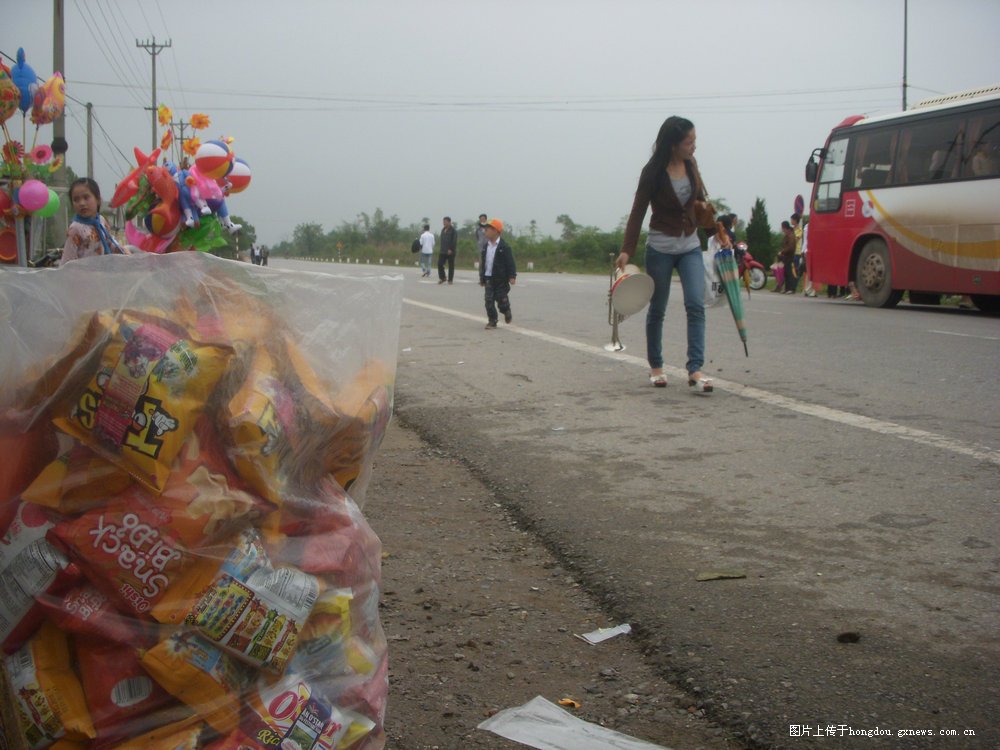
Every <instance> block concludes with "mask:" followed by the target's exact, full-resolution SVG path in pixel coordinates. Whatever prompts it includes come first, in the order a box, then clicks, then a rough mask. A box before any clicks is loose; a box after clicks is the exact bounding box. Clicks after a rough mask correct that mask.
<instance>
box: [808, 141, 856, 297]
mask: <svg viewBox="0 0 1000 750" xmlns="http://www.w3.org/2000/svg"><path fill="white" fill-rule="evenodd" d="M847 144H848V138H847V136H846V135H844V136H842V137H834V138H832V139H831V140H830V142H829V144H828V145H827V147H826V153H825V155H824V156H823V164H822V166H821V168H820V171H819V176H818V179H817V180H816V186H815V188H814V190H813V205H812V207H811V209H812V210H811V211H810V216H809V224H810V227H809V275H810V278H812V280H813V281H819V282H820V283H823V284H835V285H837V286H847V277H848V273H849V263H850V252H849V251H848V252H847V253H846V258H845V252H844V251H843V249H842V248H844V246H845V244H846V243H849V242H850V234H851V230H849V229H848V228H847V227H845V226H844V222H843V221H842V220H841V215H842V211H843V188H844V172H845V165H846V163H847ZM847 246H848V247H849V244H847Z"/></svg>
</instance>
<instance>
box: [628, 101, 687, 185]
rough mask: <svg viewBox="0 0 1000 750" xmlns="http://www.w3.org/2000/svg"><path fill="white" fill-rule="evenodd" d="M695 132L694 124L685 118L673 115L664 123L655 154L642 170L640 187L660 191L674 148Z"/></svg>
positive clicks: (654, 150) (655, 144) (654, 147)
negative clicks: (650, 187)
mask: <svg viewBox="0 0 1000 750" xmlns="http://www.w3.org/2000/svg"><path fill="white" fill-rule="evenodd" d="M692 130H694V123H693V122H691V121H690V120H688V119H686V118H684V117H678V116H677V115H673V116H671V117H668V118H667V119H666V120H664V121H663V124H662V125H661V126H660V130H659V132H658V133H657V134H656V143H654V144H653V154H652V156H650V157H649V161H648V162H646V166H645V167H643V168H642V176H641V177H640V178H639V179H640V185H641V186H642V187H646V186H649V185H651V186H652V187H653V190H654V192H655V191H656V190H659V188H660V185H661V184H662V183H663V182H664V181H665V179H666V178H665V177H664V176H663V174H664V170H665V169H666V167H667V162H669V161H670V156H671V154H673V152H674V146H676V145H678V144H679V143H681V142H682V141H683V140H684V139H685V138H687V137H688V133H690V132H691V131H692Z"/></svg>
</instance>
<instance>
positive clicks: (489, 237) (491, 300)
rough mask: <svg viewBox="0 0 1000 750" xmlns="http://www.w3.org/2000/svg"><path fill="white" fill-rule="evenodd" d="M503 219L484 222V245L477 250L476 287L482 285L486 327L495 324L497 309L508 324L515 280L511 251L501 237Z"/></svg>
mask: <svg viewBox="0 0 1000 750" xmlns="http://www.w3.org/2000/svg"><path fill="white" fill-rule="evenodd" d="M501 234H503V222H502V221H500V219H490V220H489V221H488V222H486V246H485V247H484V248H483V249H482V250H481V251H480V253H479V286H481V287H485V288H486V315H487V317H488V318H489V322H487V323H486V329H487V330H490V329H492V328H496V327H497V308H498V307H499V308H500V312H502V313H503V319H504V322H506V323H510V321H511V320H513V319H514V316H513V315H511V312H510V296H509V295H510V287H511V285H512V284H514V282H515V281H517V268H516V267H515V266H514V251H513V250H511V249H510V245H508V244H507V243H506V242H505V241H504V239H503V237H501V236H500V235H501Z"/></svg>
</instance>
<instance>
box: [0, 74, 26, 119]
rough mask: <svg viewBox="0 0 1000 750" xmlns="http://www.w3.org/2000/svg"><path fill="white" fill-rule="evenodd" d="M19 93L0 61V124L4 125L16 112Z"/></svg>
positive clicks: (19, 97)
mask: <svg viewBox="0 0 1000 750" xmlns="http://www.w3.org/2000/svg"><path fill="white" fill-rule="evenodd" d="M20 99H21V92H20V90H18V88H17V84H16V83H14V80H13V79H12V78H11V77H10V68H8V67H7V66H6V65H4V64H3V61H0V123H5V122H7V120H9V119H10V118H11V116H12V115H13V114H14V113H15V112H17V103H18V101H20Z"/></svg>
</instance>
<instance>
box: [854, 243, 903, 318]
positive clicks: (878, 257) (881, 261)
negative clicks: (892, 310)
mask: <svg viewBox="0 0 1000 750" xmlns="http://www.w3.org/2000/svg"><path fill="white" fill-rule="evenodd" d="M854 284H855V286H856V287H857V289H858V294H860V295H861V301H862V302H864V303H865V304H866V305H868V307H895V306H896V305H897V304H898V303H899V300H901V299H902V298H903V290H902V289H893V288H892V266H891V265H890V263H889V248H887V247H886V246H885V242H883V241H882V240H868V242H867V243H865V246H864V247H863V248H861V255H859V256H858V265H857V266H856V268H855V277H854Z"/></svg>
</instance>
